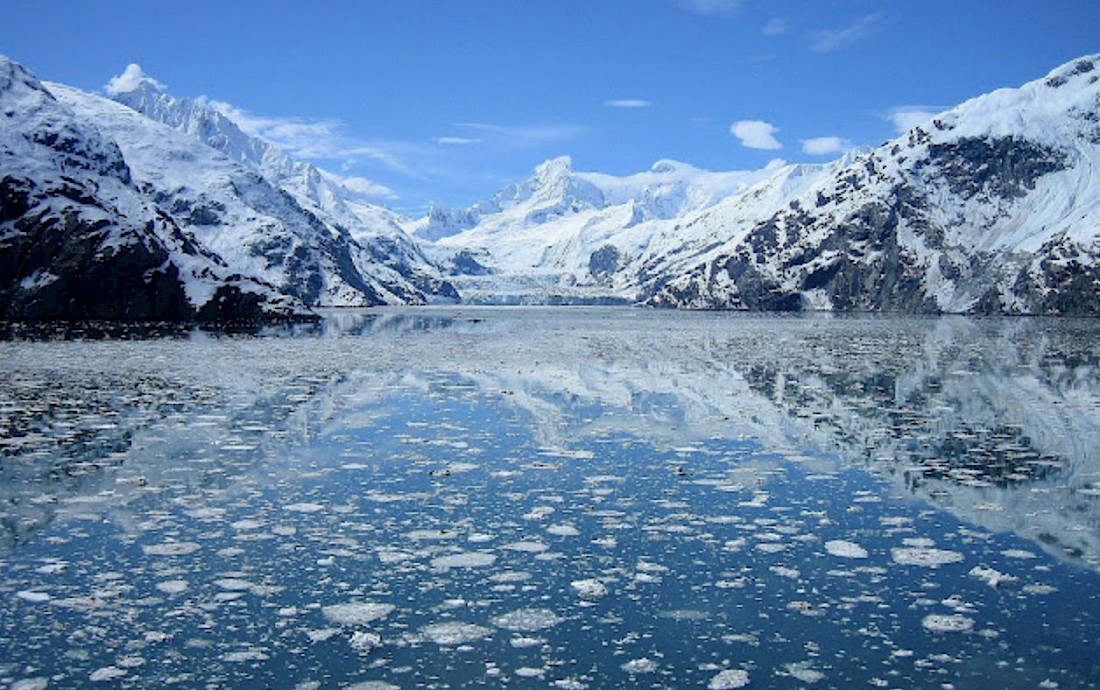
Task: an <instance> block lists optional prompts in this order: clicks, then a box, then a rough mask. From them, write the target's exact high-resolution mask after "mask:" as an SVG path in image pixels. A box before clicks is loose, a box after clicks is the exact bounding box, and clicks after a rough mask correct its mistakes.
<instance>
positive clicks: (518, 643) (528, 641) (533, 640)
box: [509, 635, 546, 649]
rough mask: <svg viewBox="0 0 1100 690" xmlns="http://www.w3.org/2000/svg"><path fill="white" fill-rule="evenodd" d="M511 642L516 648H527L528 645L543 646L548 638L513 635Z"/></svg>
mask: <svg viewBox="0 0 1100 690" xmlns="http://www.w3.org/2000/svg"><path fill="white" fill-rule="evenodd" d="M509 644H511V645H512V647H514V648H515V649H527V648H528V647H541V646H542V645H544V644H546V639H545V638H542V637H530V636H528V635H521V636H520V637H513V638H512V640H511V641H510V642H509Z"/></svg>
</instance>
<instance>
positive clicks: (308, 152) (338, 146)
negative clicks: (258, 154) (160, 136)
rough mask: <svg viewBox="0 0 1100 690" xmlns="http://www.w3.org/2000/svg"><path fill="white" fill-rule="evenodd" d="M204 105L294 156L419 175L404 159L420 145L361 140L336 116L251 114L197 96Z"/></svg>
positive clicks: (246, 132) (413, 175)
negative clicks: (357, 161) (363, 162)
mask: <svg viewBox="0 0 1100 690" xmlns="http://www.w3.org/2000/svg"><path fill="white" fill-rule="evenodd" d="M197 100H198V102H199V103H200V104H202V105H204V106H205V107H207V108H210V109H212V110H216V111H218V112H219V113H221V114H222V115H225V116H226V117H228V118H229V119H230V120H232V121H233V122H234V123H236V125H237V126H238V127H240V128H241V131H243V132H244V133H245V134H250V135H252V136H255V137H259V138H260V139H263V140H264V141H267V142H270V143H272V144H274V145H275V146H277V147H279V148H280V149H282V150H283V151H284V152H285V153H287V154H288V155H290V156H292V157H294V158H304V159H307V160H340V159H348V158H366V159H368V160H371V161H375V162H378V163H381V164H382V165H384V166H385V167H387V168H389V169H390V170H393V171H395V172H398V173H400V174H402V175H406V176H409V177H414V178H416V177H421V175H419V174H418V173H417V172H416V171H415V170H413V169H412V168H411V167H410V166H409V165H408V164H407V163H406V162H405V160H404V158H405V157H406V156H407V155H409V154H412V155H417V154H418V153H420V151H419V149H418V148H417V147H416V146H414V145H412V144H407V143H403V142H393V141H362V140H359V139H357V138H355V137H353V136H349V135H348V134H347V133H346V130H347V126H346V125H345V124H344V123H343V122H340V121H339V120H309V119H305V118H298V117H268V116H263V115H254V114H252V113H250V112H248V111H246V110H244V109H242V108H238V107H236V106H234V105H231V104H229V103H224V102H221V101H213V100H208V99H205V98H199V99H197Z"/></svg>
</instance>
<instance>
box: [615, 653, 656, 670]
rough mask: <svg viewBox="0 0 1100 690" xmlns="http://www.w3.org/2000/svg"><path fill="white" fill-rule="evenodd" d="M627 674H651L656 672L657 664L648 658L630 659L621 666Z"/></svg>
mask: <svg viewBox="0 0 1100 690" xmlns="http://www.w3.org/2000/svg"><path fill="white" fill-rule="evenodd" d="M621 668H622V669H623V670H624V671H626V672H627V673H632V674H633V673H653V672H655V671H656V670H657V662H656V661H654V660H653V659H650V658H648V657H644V656H643V657H642V658H641V659H632V660H630V661H628V662H626V663H625V664H623V665H622V666H621Z"/></svg>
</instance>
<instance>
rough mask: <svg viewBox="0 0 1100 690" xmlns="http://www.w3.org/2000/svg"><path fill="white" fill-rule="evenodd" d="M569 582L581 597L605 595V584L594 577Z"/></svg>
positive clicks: (596, 597) (595, 597)
mask: <svg viewBox="0 0 1100 690" xmlns="http://www.w3.org/2000/svg"><path fill="white" fill-rule="evenodd" d="M569 584H570V586H572V587H573V589H574V590H576V592H577V596H579V597H580V598H582V599H599V598H600V597H602V596H606V595H607V586H606V585H604V583H602V582H600V581H599V580H597V579H595V578H589V579H585V580H573V582H571V583H569Z"/></svg>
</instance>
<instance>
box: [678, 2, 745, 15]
mask: <svg viewBox="0 0 1100 690" xmlns="http://www.w3.org/2000/svg"><path fill="white" fill-rule="evenodd" d="M677 4H678V5H680V6H681V7H683V8H684V9H686V10H688V11H689V12H694V13H695V14H701V15H703V16H704V17H723V16H725V17H728V16H730V15H733V14H736V13H737V11H738V10H740V9H741V5H743V4H745V3H744V0H678V2H677Z"/></svg>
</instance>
